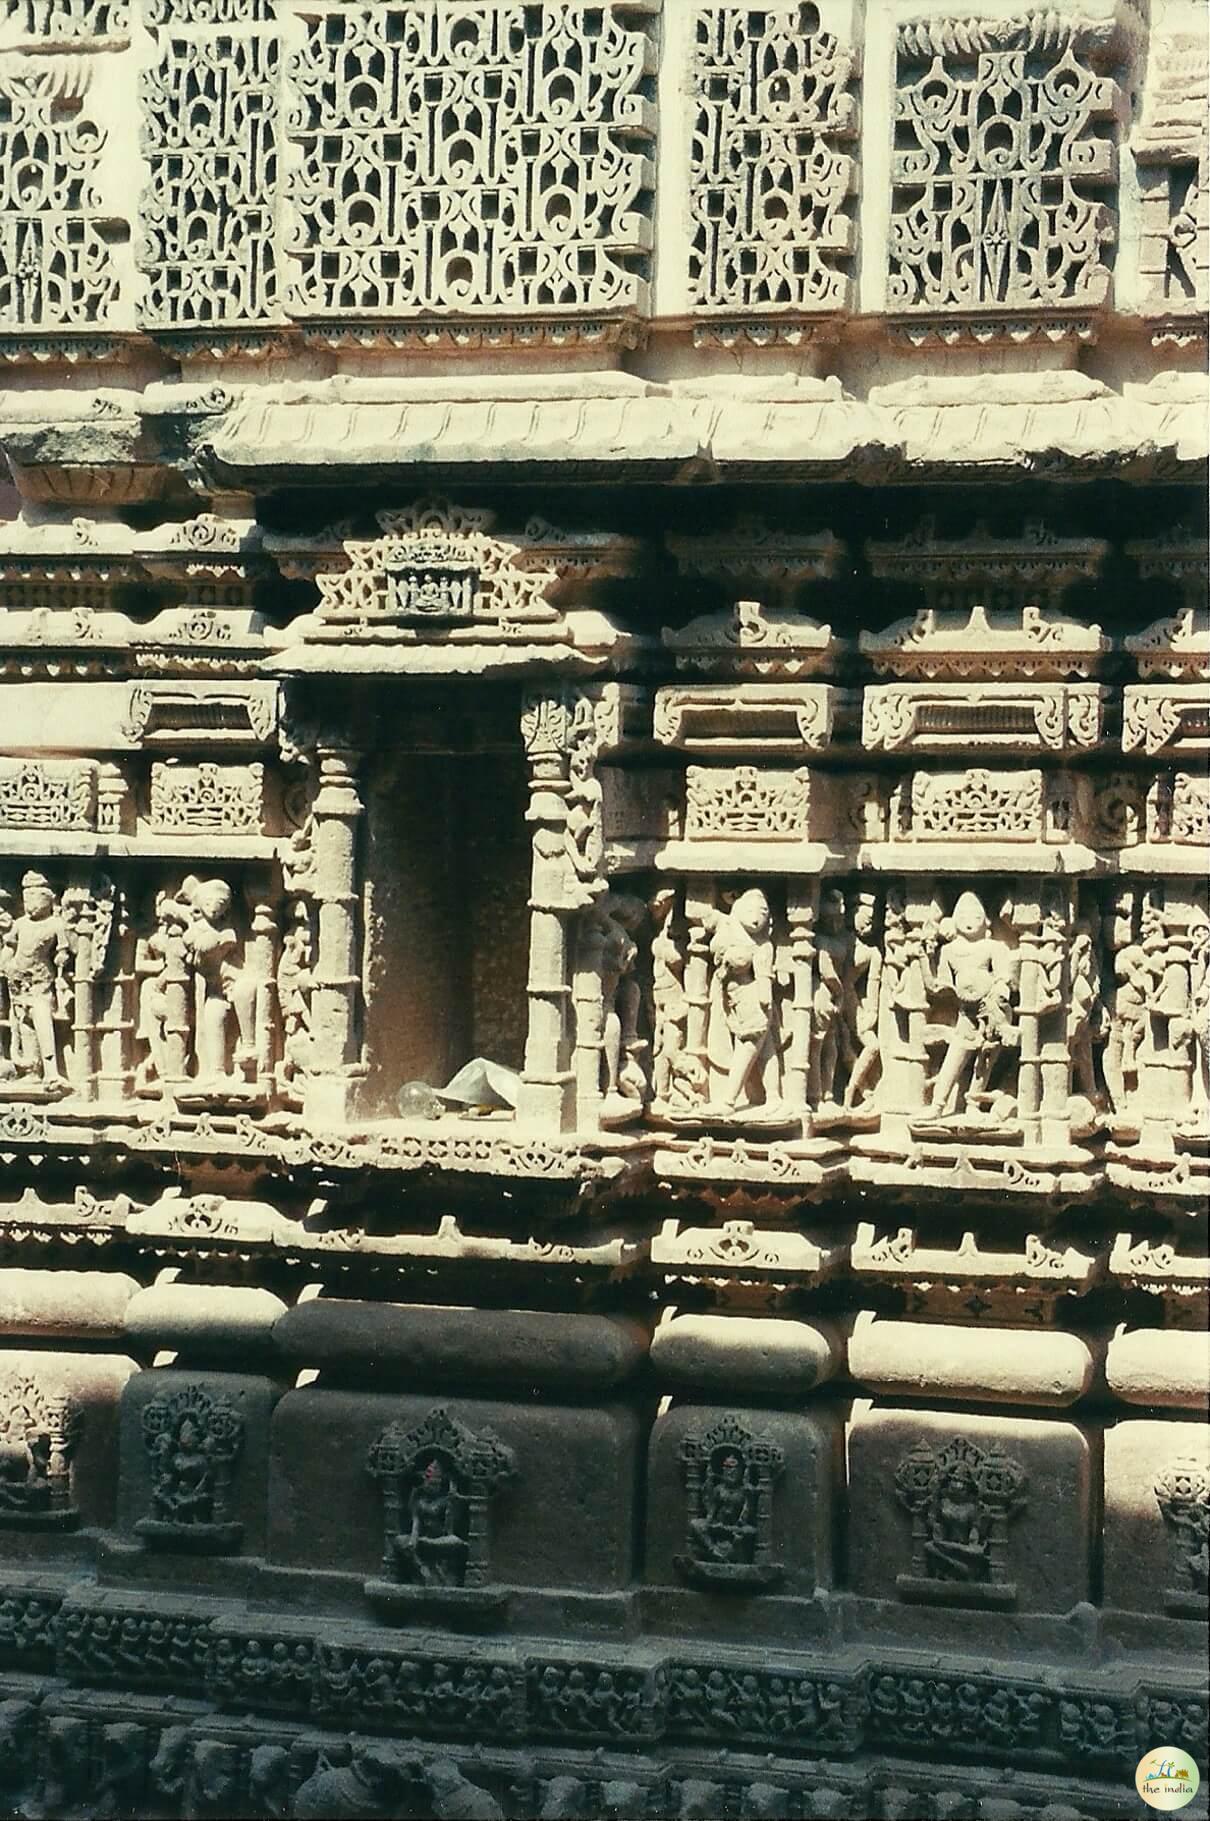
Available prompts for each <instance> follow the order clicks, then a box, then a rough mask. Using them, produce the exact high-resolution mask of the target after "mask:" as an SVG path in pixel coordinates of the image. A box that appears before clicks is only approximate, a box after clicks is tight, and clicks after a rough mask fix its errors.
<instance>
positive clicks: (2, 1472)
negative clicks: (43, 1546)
mask: <svg viewBox="0 0 1210 1821" xmlns="http://www.w3.org/2000/svg"><path fill="white" fill-rule="evenodd" d="M78 1434H79V1417H78V1415H77V1413H76V1411H75V1410H74V1409H73V1407H72V1405H71V1403H70V1402H69V1400H68V1399H67V1398H66V1397H62V1396H58V1395H54V1396H51V1395H48V1394H47V1393H45V1392H44V1391H42V1390H41V1389H40V1387H39V1386H38V1385H37V1384H36V1383H35V1382H34V1380H33V1379H32V1378H27V1377H24V1376H23V1377H20V1378H14V1379H10V1380H8V1381H7V1382H5V1383H3V1384H0V1526H2V1527H4V1528H6V1529H10V1530H13V1529H16V1530H47V1529H68V1528H70V1527H72V1526H73V1525H75V1524H76V1523H78V1522H79V1512H78V1511H76V1510H75V1508H74V1507H73V1505H72V1503H71V1456H72V1452H73V1450H74V1448H75V1445H76V1441H77V1439H78Z"/></svg>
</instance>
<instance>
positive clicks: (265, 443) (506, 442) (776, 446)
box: [200, 393, 1210, 486]
mask: <svg viewBox="0 0 1210 1821" xmlns="http://www.w3.org/2000/svg"><path fill="white" fill-rule="evenodd" d="M1208 454H1210V438H1208V435H1207V416H1206V411H1205V407H1204V403H1203V402H1202V401H1200V400H1198V399H1195V398H1193V397H1192V396H1190V395H1188V394H1187V393H1185V394H1177V395H1175V396H1172V395H1169V396H1164V397H1162V398H1148V397H1144V396H1140V395H1139V394H1137V393H1136V394H1134V395H1133V396H1128V397H1121V396H1118V395H1116V394H1110V395H1105V396H1096V397H1086V398H1082V399H1079V400H1069V401H1060V402H1057V403H1054V404H1047V403H1045V402H1042V401H1035V400H1031V401H1024V400H1022V401H1016V402H997V401H996V400H994V399H993V400H990V401H987V402H981V401H980V400H979V399H978V398H977V397H970V398H968V399H965V400H962V401H961V402H959V401H957V400H949V399H947V400H943V401H941V402H938V403H929V402H928V401H927V400H921V401H920V402H912V403H908V404H897V403H890V402H887V403H863V402H861V401H858V400H853V399H828V400H819V399H809V400H801V401H800V400H793V399H781V400H778V399H769V400H759V401H753V400H744V401H736V400H727V399H714V398H708V399H702V398H676V397H662V396H661V397H651V396H638V397H636V396H633V395H631V396H622V397H603V398H595V399H583V398H580V399H573V400H562V399H558V400H528V401H521V400H511V399H510V400H485V401H468V400H454V401H442V402H436V401H433V402H429V401H425V402H420V403H418V402H411V401H381V402H379V401H371V400H328V401H323V402H317V401H282V400H278V401H273V400H259V401H254V402H249V403H247V404H245V405H243V406H237V407H236V408H235V409H234V410H233V411H232V412H230V413H229V414H228V415H227V417H226V418H225V419H224V420H223V422H222V423H221V424H216V425H215V426H214V428H213V430H212V433H211V435H210V437H209V438H208V440H207V441H206V443H205V444H204V445H203V447H202V450H201V451H200V455H201V462H202V466H203V467H204V468H205V469H206V470H207V471H208V472H209V474H210V475H212V476H213V477H214V479H216V480H219V481H224V482H228V483H239V482H245V483H248V484H257V485H261V486H263V485H265V484H267V483H269V484H272V483H274V482H277V483H280V484H292V485H306V484H308V483H322V484H332V483H333V482H335V481H338V480H339V479H340V478H341V477H342V476H344V475H348V476H350V477H352V476H356V477H357V478H358V479H360V480H361V481H362V482H364V480H365V479H366V478H367V474H368V473H369V472H373V473H375V474H376V475H379V476H381V477H383V478H384V479H389V478H390V477H392V476H396V475H403V474H406V473H407V472H408V471H409V470H414V469H416V468H423V469H425V470H426V472H438V473H449V474H451V475H453V474H459V473H467V472H472V473H473V472H482V470H483V469H485V468H492V469H494V470H495V471H496V475H497V477H500V474H501V471H503V472H504V475H506V476H507V478H509V479H515V480H517V481H523V480H526V479H530V478H534V477H536V476H537V475H540V474H542V473H544V472H546V471H548V470H557V471H558V472H559V473H560V475H561V476H562V477H563V478H569V477H578V478H584V479H591V478H613V479H617V480H620V479H623V478H626V477H627V476H629V475H635V476H638V475H644V476H654V475H663V476H665V477H667V478H669V479H671V480H674V481H710V480H726V479H736V480H738V479H743V478H745V477H752V478H756V477H758V476H759V477H761V478H771V477H772V476H774V475H784V476H786V477H787V478H793V477H795V476H802V477H809V478H820V479H837V480H841V479H849V480H856V481H862V480H866V481H868V482H870V483H872V484H883V483H886V482H887V481H894V480H910V481H918V480H921V479H928V478H937V479H944V478H949V477H953V478H955V479H957V478H959V477H960V475H961V474H963V473H965V474H967V475H969V473H970V471H972V470H974V471H976V472H981V473H984V474H986V475H987V476H988V478H995V477H997V476H1001V477H1003V478H1014V477H1020V476H1021V475H1022V474H1028V473H1044V474H1046V475H1047V476H1048V477H1052V478H1053V477H1064V476H1070V477H1071V478H1073V479H1077V478H1081V477H1089V478H1091V477H1094V476H1100V475H1104V474H1118V475H1121V476H1123V477H1124V478H1129V479H1136V480H1140V481H1146V480H1177V479H1180V478H1182V474H1183V473H1189V474H1191V473H1192V471H1193V470H1194V469H1195V468H1196V466H1197V465H1198V464H1201V463H1203V462H1204V461H1205V460H1206V458H1207V455H1208Z"/></svg>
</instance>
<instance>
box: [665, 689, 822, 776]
mask: <svg viewBox="0 0 1210 1821" xmlns="http://www.w3.org/2000/svg"><path fill="white" fill-rule="evenodd" d="M838 694H839V692H838V691H837V690H836V689H835V688H833V687H832V685H830V684H828V683H801V684H797V685H794V684H778V683H733V684H730V685H721V684H720V685H718V686H714V685H711V684H707V683H683V684H672V685H669V686H668V687H666V688H663V689H658V690H657V691H656V696H655V737H656V740H657V741H658V742H659V743H660V745H661V746H673V747H679V748H681V749H683V750H684V751H685V752H692V753H706V752H710V753H714V754H716V755H717V756H718V757H720V758H723V757H726V756H728V755H730V754H733V753H734V754H735V755H736V756H737V757H741V756H744V755H746V754H747V753H749V752H752V751H763V752H769V753H776V754H784V753H793V754H799V753H802V752H804V751H805V752H824V751H826V750H827V748H828V746H829V744H830V743H831V739H832V730H833V725H834V718H835V712H836V704H837V697H838Z"/></svg>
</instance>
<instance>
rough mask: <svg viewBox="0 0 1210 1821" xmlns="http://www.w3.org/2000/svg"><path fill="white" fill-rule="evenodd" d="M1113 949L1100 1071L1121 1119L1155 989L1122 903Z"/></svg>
mask: <svg viewBox="0 0 1210 1821" xmlns="http://www.w3.org/2000/svg"><path fill="white" fill-rule="evenodd" d="M1113 947H1114V958H1113V971H1114V978H1115V981H1116V986H1115V990H1114V996H1113V1014H1112V1016H1111V1018H1110V1023H1109V1039H1108V1042H1107V1043H1106V1045H1105V1060H1104V1068H1105V1085H1106V1087H1107V1088H1108V1089H1109V1098H1110V1100H1111V1101H1112V1103H1113V1110H1114V1112H1115V1113H1116V1114H1118V1115H1119V1117H1122V1116H1124V1115H1125V1114H1126V1113H1127V1112H1128V1111H1129V1105H1130V1100H1131V1098H1132V1094H1133V1093H1134V1092H1137V1089H1138V1079H1139V1056H1140V1052H1141V1051H1142V1050H1143V1048H1144V1047H1145V1043H1146V1037H1147V1006H1148V1003H1149V1001H1150V999H1151V995H1152V991H1153V989H1154V986H1155V980H1154V977H1153V973H1152V968H1151V962H1150V959H1149V957H1148V955H1147V953H1146V951H1145V950H1144V948H1143V946H1142V944H1141V943H1138V942H1136V941H1135V940H1134V927H1133V919H1132V916H1131V908H1130V905H1129V903H1128V902H1126V901H1123V902H1122V903H1121V904H1119V905H1118V907H1117V913H1116V915H1115V917H1114V921H1113Z"/></svg>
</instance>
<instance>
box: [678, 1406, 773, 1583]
mask: <svg viewBox="0 0 1210 1821" xmlns="http://www.w3.org/2000/svg"><path fill="white" fill-rule="evenodd" d="M681 1465H682V1469H683V1471H684V1475H685V1493H686V1504H687V1512H686V1539H685V1549H684V1552H683V1553H682V1554H680V1555H678V1556H677V1557H676V1567H677V1571H678V1573H679V1574H680V1575H681V1576H682V1577H683V1578H684V1579H685V1580H686V1581H689V1582H691V1583H692V1584H693V1585H695V1586H699V1587H706V1588H710V1589H724V1588H729V1589H733V1590H736V1591H748V1592H754V1591H759V1590H761V1589H763V1588H769V1587H775V1586H776V1585H777V1583H778V1582H779V1581H780V1580H781V1579H782V1576H783V1573H784V1569H783V1568H782V1565H781V1564H780V1563H779V1562H775V1561H774V1560H773V1488H774V1485H775V1483H776V1482H777V1480H778V1479H779V1478H780V1477H781V1473H782V1468H783V1465H784V1455H783V1453H782V1450H781V1449H780V1448H779V1447H778V1446H777V1445H776V1443H774V1442H771V1441H768V1440H766V1439H765V1438H763V1437H760V1436H754V1435H752V1434H751V1433H750V1432H749V1431H748V1430H747V1429H745V1428H744V1427H743V1425H742V1424H741V1423H738V1422H737V1421H736V1420H735V1419H734V1418H733V1417H722V1418H720V1420H719V1421H718V1422H717V1423H715V1424H714V1426H713V1428H711V1429H708V1430H706V1431H704V1432H701V1433H696V1434H691V1435H687V1436H686V1437H685V1439H684V1441H683V1442H682V1443H681Z"/></svg>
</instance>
